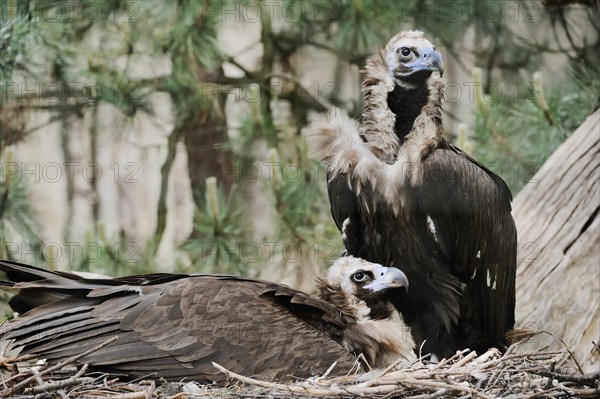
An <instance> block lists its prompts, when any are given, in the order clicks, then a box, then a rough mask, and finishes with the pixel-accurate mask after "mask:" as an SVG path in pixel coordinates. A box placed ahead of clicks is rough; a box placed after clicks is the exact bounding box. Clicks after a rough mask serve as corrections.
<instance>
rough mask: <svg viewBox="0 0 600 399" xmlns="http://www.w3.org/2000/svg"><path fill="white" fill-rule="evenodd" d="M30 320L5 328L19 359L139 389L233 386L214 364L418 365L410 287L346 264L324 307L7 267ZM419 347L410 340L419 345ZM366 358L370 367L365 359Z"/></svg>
mask: <svg viewBox="0 0 600 399" xmlns="http://www.w3.org/2000/svg"><path fill="white" fill-rule="evenodd" d="M0 271H3V272H4V273H5V274H6V277H7V280H9V281H1V282H0V288H3V289H5V290H8V291H10V292H12V293H14V294H15V295H14V296H13V297H12V298H11V300H10V302H9V304H10V306H11V308H12V309H13V310H14V311H15V312H18V313H19V314H20V315H19V316H17V317H16V318H15V319H13V320H11V321H10V322H6V323H4V324H2V326H1V327H0V341H4V342H8V348H7V350H8V351H11V352H12V353H15V352H19V351H20V354H33V355H36V356H37V357H39V358H41V359H46V360H47V361H48V362H50V363H57V362H59V361H61V360H65V359H67V358H69V357H72V356H74V355H77V354H80V353H83V352H84V351H86V350H89V349H91V348H95V347H96V346H98V345H99V344H101V343H103V342H106V341H107V340H109V339H110V338H112V337H114V336H117V337H118V339H117V340H116V341H114V342H113V343H111V344H108V345H107V346H105V347H102V348H101V349H99V350H97V351H95V352H92V353H91V354H89V355H87V356H85V357H83V358H81V359H79V361H78V363H79V364H84V363H88V364H89V365H90V367H91V368H92V369H94V370H99V371H103V372H109V373H119V374H125V375H127V376H130V377H150V378H165V379H167V380H171V381H179V380H182V379H188V380H189V379H192V380H195V381H198V382H201V383H220V384H223V383H225V382H226V378H225V375H224V374H223V373H221V372H219V371H218V370H217V369H216V368H215V367H214V366H213V365H212V362H215V363H217V364H220V365H221V366H223V367H225V368H226V369H229V370H230V371H233V372H236V373H239V374H242V375H245V376H252V377H256V378H259V379H264V380H279V381H290V380H292V379H294V378H306V377H310V376H311V375H314V374H322V373H324V372H325V371H327V370H328V368H329V367H330V366H332V364H333V363H334V362H337V366H336V367H335V368H334V369H333V373H334V374H335V373H337V374H345V373H347V372H349V371H350V370H351V369H353V367H355V366H356V365H357V364H359V363H357V361H356V359H357V357H359V358H360V359H361V360H362V361H363V362H364V363H366V364H365V366H366V365H368V366H370V367H382V366H386V365H389V364H390V363H391V362H393V361H395V360H397V359H399V358H400V357H402V356H413V357H414V355H413V354H412V351H413V346H412V341H411V340H410V339H407V335H406V333H405V332H404V331H403V330H402V328H399V326H398V323H400V320H399V318H398V317H397V312H396V311H395V310H394V307H393V306H392V305H391V303H390V302H389V298H391V297H395V296H397V294H396V293H395V291H398V290H404V289H405V287H406V288H408V281H407V280H406V276H405V275H404V274H403V273H402V272H401V271H400V270H398V269H396V268H386V267H383V266H380V265H377V264H373V263H369V262H366V261H363V260H362V259H357V258H354V257H342V258H340V259H338V260H337V261H336V262H335V263H334V265H333V266H332V267H331V268H330V271H329V273H328V277H327V279H326V280H319V291H320V296H319V297H313V296H310V295H307V294H305V293H303V292H300V291H296V290H294V289H292V288H289V287H287V286H284V285H281V284H275V283H270V282H266V281H261V280H256V279H252V278H244V277H235V276H227V275H210V274H199V275H188V274H150V275H140V276H129V277H121V278H115V279H110V278H106V279H100V278H94V279H89V278H83V277H80V276H79V275H76V274H71V273H66V272H49V271H46V270H43V269H39V268H36V267H33V266H27V265H23V264H19V263H15V262H9V261H0ZM408 335H409V336H410V334H408ZM359 355H362V356H359Z"/></svg>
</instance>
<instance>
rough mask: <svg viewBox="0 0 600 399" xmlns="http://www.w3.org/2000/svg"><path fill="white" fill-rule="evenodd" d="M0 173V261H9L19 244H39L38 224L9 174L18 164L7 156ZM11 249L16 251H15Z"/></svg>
mask: <svg viewBox="0 0 600 399" xmlns="http://www.w3.org/2000/svg"><path fill="white" fill-rule="evenodd" d="M2 166H3V167H2V171H1V173H0V259H11V258H13V255H14V254H15V251H16V252H17V253H18V252H20V250H21V248H20V246H21V244H25V243H29V245H32V246H35V245H36V243H39V242H40V237H39V236H38V234H37V232H38V231H39V224H38V222H37V220H36V217H35V212H34V211H33V209H31V206H30V205H29V199H28V197H27V190H26V189H25V186H24V184H23V182H22V181H21V180H20V179H15V178H14V177H13V174H14V172H15V169H14V168H15V167H16V168H18V165H17V164H16V163H14V162H12V157H11V155H10V153H9V155H8V156H7V159H6V160H5V161H4V162H3V163H2ZM15 246H16V247H17V248H15Z"/></svg>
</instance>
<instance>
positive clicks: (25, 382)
mask: <svg viewBox="0 0 600 399" xmlns="http://www.w3.org/2000/svg"><path fill="white" fill-rule="evenodd" d="M117 339H119V337H118V336H114V337H112V338H111V339H108V340H106V341H104V342H103V343H101V344H100V345H97V346H95V347H93V348H92V349H89V350H87V351H85V352H83V353H80V354H78V355H75V356H73V357H70V358H68V359H66V360H63V361H62V362H58V363H57V364H55V365H54V366H52V367H48V368H46V369H44V370H43V371H41V372H40V373H39V375H40V376H42V375H45V374H48V373H51V372H53V371H56V370H60V369H61V368H63V367H65V366H66V365H68V364H71V363H74V362H76V361H77V360H79V359H81V358H82V357H85V356H87V355H89V354H90V353H94V352H96V351H97V350H99V349H101V348H103V347H105V346H106V345H109V344H111V343H113V342H115V341H116V340H117ZM35 377H36V376H35V375H33V376H31V377H29V378H26V379H24V380H23V381H21V382H19V383H18V384H15V385H13V386H12V387H10V388H8V389H5V390H3V391H2V392H0V398H5V397H7V396H10V395H14V394H15V393H17V392H18V391H20V390H21V389H23V388H25V387H26V386H27V385H29V384H30V383H31V382H32V381H33V380H34V379H35Z"/></svg>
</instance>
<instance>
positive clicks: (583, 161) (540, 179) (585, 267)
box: [513, 110, 600, 371]
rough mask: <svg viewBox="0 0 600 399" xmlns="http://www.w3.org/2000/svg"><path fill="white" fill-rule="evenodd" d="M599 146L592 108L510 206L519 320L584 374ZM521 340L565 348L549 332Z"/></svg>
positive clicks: (592, 359) (597, 267)
mask: <svg viewBox="0 0 600 399" xmlns="http://www.w3.org/2000/svg"><path fill="white" fill-rule="evenodd" d="M599 147H600V111H599V110H596V112H594V113H593V114H592V115H590V116H589V117H588V118H587V119H586V120H585V122H584V123H583V124H582V125H581V126H580V127H579V128H578V129H577V130H576V131H575V132H574V133H573V134H572V135H571V137H569V138H568V139H567V140H566V141H565V142H564V143H563V144H562V145H561V146H560V147H559V148H558V149H557V150H556V151H555V152H554V154H552V156H551V157H550V158H549V159H548V161H546V163H545V164H544V165H543V166H542V168H541V169H540V170H539V172H538V173H537V174H536V175H535V176H534V177H533V179H532V180H531V181H530V182H529V184H528V185H527V186H526V187H525V188H523V190H522V191H521V192H520V193H519V195H518V196H517V197H516V198H515V202H514V211H513V213H514V218H515V221H516V224H517V231H518V233H519V259H518V266H517V309H516V318H517V325H518V326H519V327H524V328H529V329H534V330H538V331H549V332H550V333H552V334H554V335H556V336H557V337H561V338H562V339H563V340H564V342H565V344H566V345H567V346H568V347H569V348H570V349H571V350H572V352H573V354H574V355H575V358H576V359H577V361H579V363H580V364H581V365H582V367H583V368H584V369H585V370H587V371H597V370H598V369H599V368H600V349H599V347H598V345H599V344H600V248H599V243H600V240H599V237H600V235H599V228H600V224H599V218H598V209H599V208H600V187H599V182H600V178H599V177H600V176H599V165H600V157H599V156H598V155H599ZM525 345H526V346H527V348H528V349H532V350H533V349H540V348H543V347H546V346H550V348H551V349H556V350H564V347H563V345H562V344H561V343H560V342H559V341H558V340H557V339H556V338H554V337H552V336H551V335H550V334H540V335H538V336H536V337H534V338H532V339H531V341H530V342H528V343H526V344H525ZM571 365H573V363H571Z"/></svg>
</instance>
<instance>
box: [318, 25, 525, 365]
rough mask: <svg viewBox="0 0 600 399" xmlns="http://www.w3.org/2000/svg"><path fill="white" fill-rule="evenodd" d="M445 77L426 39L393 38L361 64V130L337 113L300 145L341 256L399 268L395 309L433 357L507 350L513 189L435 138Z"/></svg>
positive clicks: (416, 35) (414, 34) (413, 34)
mask: <svg viewBox="0 0 600 399" xmlns="http://www.w3.org/2000/svg"><path fill="white" fill-rule="evenodd" d="M443 70H444V64H443V61H442V56H441V54H440V53H439V52H438V51H437V50H436V49H435V47H434V46H433V45H432V44H431V43H430V42H429V41H428V40H426V39H425V38H424V37H423V33H422V32H419V31H408V32H401V33H399V34H398V35H396V36H395V37H393V38H392V39H391V40H390V42H389V43H388V44H387V45H386V47H385V49H384V50H379V51H378V52H377V53H376V54H375V55H374V56H372V57H371V58H370V59H369V60H368V61H367V65H366V68H365V69H364V71H363V72H364V74H365V77H364V81H363V93H364V102H365V106H364V111H363V116H362V124H361V126H359V125H358V124H357V123H356V122H355V121H354V120H352V119H351V118H349V117H348V116H347V115H346V114H345V113H343V112H342V111H340V110H334V111H332V112H331V113H330V114H329V115H328V117H327V118H325V119H324V120H322V121H317V122H315V123H314V124H313V126H312V127H311V129H310V133H309V137H308V138H309V145H310V146H311V151H312V152H313V153H314V154H315V155H316V156H317V157H318V158H319V160H321V161H322V162H324V163H325V164H326V166H327V169H328V191H329V201H330V204H331V212H332V214H333V218H334V220H335V223H336V225H337V227H338V229H340V231H341V233H342V237H343V239H344V243H345V246H346V249H347V252H348V254H350V255H353V256H357V257H360V258H364V259H366V260H368V261H371V262H376V263H381V264H385V265H388V266H396V267H400V266H402V270H403V271H404V272H405V273H406V275H407V277H408V279H409V281H410V285H411V288H410V290H409V291H408V292H407V293H404V292H402V293H399V295H398V297H397V298H396V299H395V301H394V305H395V306H396V308H397V309H398V311H399V312H400V313H401V314H402V316H403V319H404V321H405V322H406V323H407V324H408V325H409V326H410V327H411V331H412V334H413V337H414V339H415V342H416V344H417V347H420V348H421V350H422V353H431V354H432V358H433V359H434V360H435V359H441V358H442V357H446V356H450V355H452V354H454V353H455V351H456V350H458V349H461V348H470V349H472V350H476V351H477V352H480V353H481V351H485V350H487V349H488V348H489V347H492V346H495V347H499V348H502V347H503V346H504V345H505V344H506V342H505V333H506V332H507V330H509V329H511V328H512V327H513V324H514V306H515V268H516V258H517V234H516V229H515V224H514V220H513V218H512V216H511V204H510V202H511V200H512V195H511V193H510V190H509V189H508V187H507V186H506V184H505V182H504V181H503V180H502V179H501V178H500V177H498V176H497V175H495V174H494V173H492V172H491V171H490V170H488V169H487V168H486V167H485V166H483V165H482V164H480V163H479V162H477V161H476V160H474V159H473V158H471V157H470V156H469V155H468V154H466V153H464V152H462V151H461V150H460V149H458V148H457V147H455V146H453V145H451V144H450V143H449V142H448V140H447V139H446V138H445V137H444V135H443V129H442V116H441V102H442V100H443V90H444V84H443V83H442V82H441V80H440V79H439V78H437V77H436V76H434V75H433V72H434V71H437V72H438V73H439V74H440V77H441V75H442V74H443ZM421 345H422V347H421Z"/></svg>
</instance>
